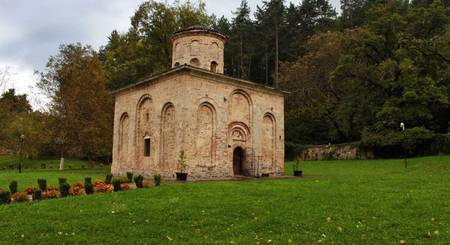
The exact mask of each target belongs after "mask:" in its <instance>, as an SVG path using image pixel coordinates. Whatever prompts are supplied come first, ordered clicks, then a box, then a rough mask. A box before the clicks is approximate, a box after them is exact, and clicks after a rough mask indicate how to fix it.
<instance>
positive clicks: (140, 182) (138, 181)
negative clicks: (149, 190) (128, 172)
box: [134, 175, 144, 188]
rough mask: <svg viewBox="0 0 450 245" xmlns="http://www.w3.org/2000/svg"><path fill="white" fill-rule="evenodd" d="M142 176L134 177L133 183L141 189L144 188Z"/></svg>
mask: <svg viewBox="0 0 450 245" xmlns="http://www.w3.org/2000/svg"><path fill="white" fill-rule="evenodd" d="M143 182H144V176H142V175H138V176H134V183H135V184H136V187H137V188H143V187H144V184H143Z"/></svg>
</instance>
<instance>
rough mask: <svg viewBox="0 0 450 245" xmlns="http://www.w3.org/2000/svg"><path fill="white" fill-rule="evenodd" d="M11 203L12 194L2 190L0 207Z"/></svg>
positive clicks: (0, 192) (0, 191)
mask: <svg viewBox="0 0 450 245" xmlns="http://www.w3.org/2000/svg"><path fill="white" fill-rule="evenodd" d="M10 202H11V192H9V191H4V190H0V205H1V204H8V203H10Z"/></svg>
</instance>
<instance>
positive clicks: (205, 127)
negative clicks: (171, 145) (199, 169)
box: [195, 102, 217, 166]
mask: <svg viewBox="0 0 450 245" xmlns="http://www.w3.org/2000/svg"><path fill="white" fill-rule="evenodd" d="M216 115H217V113H216V109H215V107H214V106H213V105H212V104H211V103H209V102H203V103H201V104H200V105H199V107H198V110H197V134H196V144H195V145H196V154H197V156H198V158H199V160H200V162H199V164H200V165H204V166H208V165H211V164H212V163H213V161H214V159H215V152H216V142H215V134H216V127H217V126H216V123H217V116H216Z"/></svg>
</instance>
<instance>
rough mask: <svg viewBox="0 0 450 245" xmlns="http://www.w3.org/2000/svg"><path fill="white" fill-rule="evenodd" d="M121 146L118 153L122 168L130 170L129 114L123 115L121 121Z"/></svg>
mask: <svg viewBox="0 0 450 245" xmlns="http://www.w3.org/2000/svg"><path fill="white" fill-rule="evenodd" d="M118 141H119V144H118V149H117V152H118V154H119V157H118V159H119V164H120V168H124V169H127V168H129V167H130V166H129V156H130V153H129V149H130V117H129V116H128V113H127V112H124V113H122V116H120V120H119V140H118Z"/></svg>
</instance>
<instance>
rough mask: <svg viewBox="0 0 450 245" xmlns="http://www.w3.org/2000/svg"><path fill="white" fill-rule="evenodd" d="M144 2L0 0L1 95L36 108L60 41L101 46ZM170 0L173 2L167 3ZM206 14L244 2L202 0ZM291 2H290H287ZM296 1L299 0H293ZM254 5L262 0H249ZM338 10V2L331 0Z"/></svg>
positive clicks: (221, 12) (228, 12)
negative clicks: (11, 93) (21, 97)
mask: <svg viewBox="0 0 450 245" xmlns="http://www.w3.org/2000/svg"><path fill="white" fill-rule="evenodd" d="M142 2H144V0H133V1H132V0H95V1H92V0H64V1H61V0H39V1H35V0H31V1H30V0H0V73H2V74H6V76H0V83H1V82H2V81H6V83H4V84H3V85H2V86H1V87H0V93H3V92H4V89H8V88H14V89H16V91H17V92H18V93H19V94H28V98H29V100H30V102H31V104H32V106H33V108H34V109H36V110H45V108H46V103H48V101H49V100H48V98H47V97H46V96H45V95H44V94H43V93H42V92H41V91H40V90H39V89H37V88H36V83H37V81H38V76H36V75H35V71H43V70H44V69H45V64H46V63H47V61H48V58H49V57H50V56H51V55H56V54H57V52H58V47H59V46H60V45H61V44H68V43H76V42H80V43H82V44H89V45H91V46H92V47H93V48H95V49H98V48H99V47H100V46H101V45H105V44H106V43H107V38H108V36H109V34H110V33H111V31H112V30H118V31H119V32H126V31H127V29H128V28H129V26H130V17H131V16H132V15H133V13H134V12H135V11H136V9H137V8H138V6H139V5H140V4H141V3H142ZM164 2H169V3H170V2H172V1H167V0H166V1H164ZM204 2H205V3H206V8H207V11H208V13H210V14H215V15H216V16H222V15H224V16H225V17H227V18H231V17H232V12H233V11H235V10H236V8H237V7H238V6H239V5H240V2H241V0H226V1H224V0H204ZM286 2H289V1H286ZM292 2H294V3H295V4H298V2H300V0H296V1H292ZM248 3H249V5H250V8H251V9H252V11H253V10H255V9H256V5H261V3H262V0H248ZM331 3H332V4H333V6H334V7H335V8H336V9H337V10H338V9H339V0H331Z"/></svg>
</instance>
